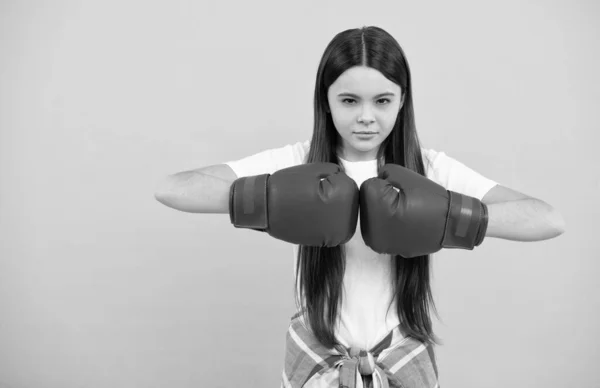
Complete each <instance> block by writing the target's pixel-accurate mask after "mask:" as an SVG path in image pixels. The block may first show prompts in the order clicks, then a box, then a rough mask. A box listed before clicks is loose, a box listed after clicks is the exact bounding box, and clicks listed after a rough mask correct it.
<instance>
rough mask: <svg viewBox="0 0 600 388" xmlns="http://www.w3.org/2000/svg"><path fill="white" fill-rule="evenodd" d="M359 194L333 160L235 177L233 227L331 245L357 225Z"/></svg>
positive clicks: (343, 240)
mask: <svg viewBox="0 0 600 388" xmlns="http://www.w3.org/2000/svg"><path fill="white" fill-rule="evenodd" d="M358 194H359V190H358V186H357V185H356V182H354V180H352V178H350V177H348V176H347V175H346V174H345V173H344V172H343V171H342V170H341V168H340V166H338V165H337V164H334V163H309V164H301V165H297V166H293V167H289V168H285V169H282V170H278V171H276V172H275V173H273V174H262V175H256V176H250V177H243V178H239V179H236V180H235V181H234V182H233V184H232V185H231V189H230V194H229V216H230V220H231V223H232V224H233V225H234V226H235V227H236V228H249V229H254V230H257V231H261V232H266V233H268V234H269V235H270V236H272V237H274V238H277V239H279V240H283V241H287V242H290V243H293V244H301V245H306V246H317V247H334V246H337V245H340V244H344V243H346V242H347V241H349V240H350V238H352V236H353V235H354V232H355V231H356V226H357V221H358Z"/></svg>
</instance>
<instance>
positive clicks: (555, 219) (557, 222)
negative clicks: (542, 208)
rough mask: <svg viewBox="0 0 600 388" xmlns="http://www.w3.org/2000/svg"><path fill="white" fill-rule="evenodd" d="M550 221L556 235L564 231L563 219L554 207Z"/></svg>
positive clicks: (565, 226)
mask: <svg viewBox="0 0 600 388" xmlns="http://www.w3.org/2000/svg"><path fill="white" fill-rule="evenodd" d="M551 222H552V226H553V228H554V229H555V230H556V233H557V236H560V235H561V234H563V233H565V231H566V228H567V225H566V222H565V219H564V217H563V216H562V215H561V214H560V212H558V211H557V210H556V209H554V210H553V211H552V216H551Z"/></svg>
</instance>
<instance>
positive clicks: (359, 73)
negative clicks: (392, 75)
mask: <svg viewBox="0 0 600 388" xmlns="http://www.w3.org/2000/svg"><path fill="white" fill-rule="evenodd" d="M383 91H391V92H393V93H396V94H400V86H398V85H396V84H395V83H394V82H392V81H390V80H389V79H387V78H385V77H384V76H383V74H381V72H379V71H378V70H375V69H373V68H371V67H366V66H355V67H351V68H350V69H348V70H346V71H345V72H343V73H342V74H341V75H340V76H339V77H338V78H337V79H336V80H335V82H334V83H333V84H331V86H330V92H333V93H342V92H355V93H361V94H365V95H369V94H378V93H381V92H383Z"/></svg>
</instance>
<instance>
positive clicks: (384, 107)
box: [327, 66, 404, 162]
mask: <svg viewBox="0 0 600 388" xmlns="http://www.w3.org/2000/svg"><path fill="white" fill-rule="evenodd" d="M387 92H391V93H393V94H389V95H380V94H382V93H387ZM344 93H350V94H352V95H348V94H344ZM327 100H328V101H329V107H330V109H331V117H332V119H333V123H334V125H335V128H336V130H337V131H338V133H339V135H340V137H341V149H340V152H339V155H340V156H341V157H342V158H343V159H345V160H348V161H351V162H358V161H366V160H374V159H376V157H377V150H378V149H379V145H380V144H381V143H382V142H383V141H384V140H385V139H386V138H387V136H388V135H389V134H390V132H391V131H392V128H393V126H394V123H395V122H396V117H397V115H398V112H399V111H400V107H401V106H402V104H403V102H404V100H403V96H401V90H400V86H398V85H396V84H395V83H393V82H392V81H390V80H388V79H387V78H385V77H384V76H383V74H381V73H380V72H379V71H377V70H375V69H373V68H370V67H365V66H356V67H352V68H350V69H348V70H346V71H345V72H344V73H342V75H340V76H339V77H338V79H336V80H335V82H334V83H333V84H332V85H331V86H330V87H329V90H328V91H327ZM361 131H369V132H375V134H374V135H368V136H364V135H359V134H357V133H356V132H361Z"/></svg>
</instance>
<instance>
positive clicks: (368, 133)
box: [354, 132, 377, 135]
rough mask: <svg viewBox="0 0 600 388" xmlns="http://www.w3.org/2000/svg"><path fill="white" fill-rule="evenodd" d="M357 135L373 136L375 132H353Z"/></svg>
mask: <svg viewBox="0 0 600 388" xmlns="http://www.w3.org/2000/svg"><path fill="white" fill-rule="evenodd" d="M354 133H356V134H357V135H375V134H376V133H377V132H354Z"/></svg>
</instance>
